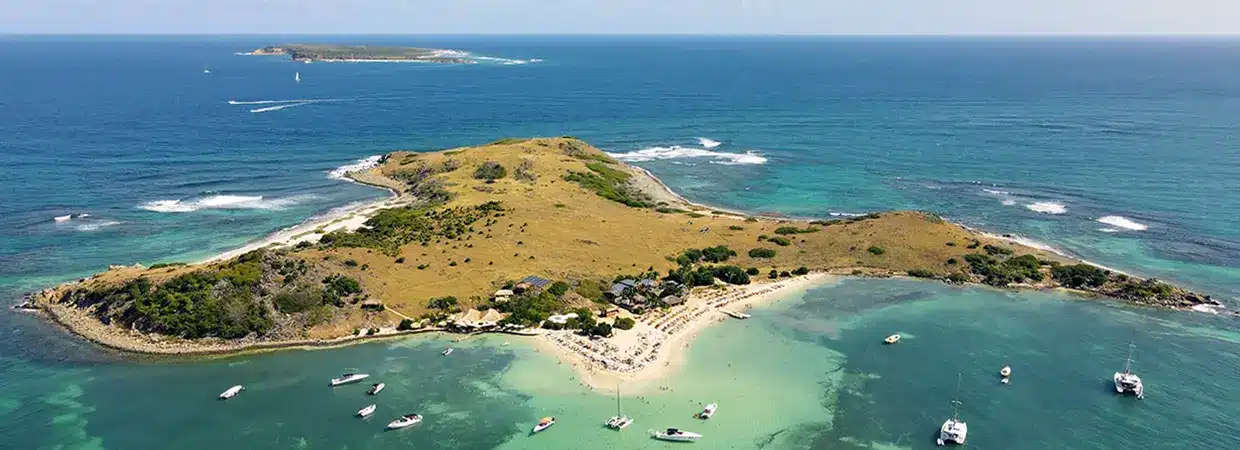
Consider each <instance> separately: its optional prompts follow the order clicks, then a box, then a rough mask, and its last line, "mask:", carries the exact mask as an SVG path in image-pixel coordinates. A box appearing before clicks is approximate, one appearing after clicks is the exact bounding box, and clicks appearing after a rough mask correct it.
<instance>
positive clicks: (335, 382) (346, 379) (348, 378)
mask: <svg viewBox="0 0 1240 450" xmlns="http://www.w3.org/2000/svg"><path fill="white" fill-rule="evenodd" d="M369 376H370V375H367V374H364V373H346V374H342V375H340V378H332V386H340V385H342V384H349V383H356V382H358V381H362V380H365V379H366V377H369Z"/></svg>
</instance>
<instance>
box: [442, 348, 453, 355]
mask: <svg viewBox="0 0 1240 450" xmlns="http://www.w3.org/2000/svg"><path fill="white" fill-rule="evenodd" d="M451 354H452V347H448V349H447V350H444V351H443V355H444V356H448V355H451Z"/></svg>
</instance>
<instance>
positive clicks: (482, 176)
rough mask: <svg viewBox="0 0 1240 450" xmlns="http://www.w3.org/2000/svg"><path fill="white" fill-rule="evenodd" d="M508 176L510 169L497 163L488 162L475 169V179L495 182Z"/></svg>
mask: <svg viewBox="0 0 1240 450" xmlns="http://www.w3.org/2000/svg"><path fill="white" fill-rule="evenodd" d="M506 176H508V169H505V168H504V166H503V165H501V164H500V163H497V162H495V161H487V162H484V163H482V165H480V166H478V168H477V169H474V178H475V179H479V180H487V181H495V180H498V179H500V178H504V177H506Z"/></svg>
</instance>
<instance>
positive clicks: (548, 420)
mask: <svg viewBox="0 0 1240 450" xmlns="http://www.w3.org/2000/svg"><path fill="white" fill-rule="evenodd" d="M552 425H555V418H554V417H543V418H542V420H539V421H538V425H534V432H535V433H541V432H542V431H543V430H546V429H548V428H551V426H552Z"/></svg>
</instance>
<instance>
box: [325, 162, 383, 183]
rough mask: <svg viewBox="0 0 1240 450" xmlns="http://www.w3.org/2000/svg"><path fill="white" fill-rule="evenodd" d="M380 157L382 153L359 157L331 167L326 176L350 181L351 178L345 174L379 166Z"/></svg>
mask: <svg viewBox="0 0 1240 450" xmlns="http://www.w3.org/2000/svg"><path fill="white" fill-rule="evenodd" d="M380 159H383V155H375V156H371V157H367V158H363V159H359V160H357V161H355V162H354V163H353V164H345V165H343V166H340V167H337V168H335V169H332V170H331V171H330V172H327V178H331V179H333V180H341V181H350V182H351V181H353V180H350V179H349V178H348V177H346V176H345V175H348V174H350V173H353V172H361V171H363V170H370V169H373V168H375V167H379V160H380Z"/></svg>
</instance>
